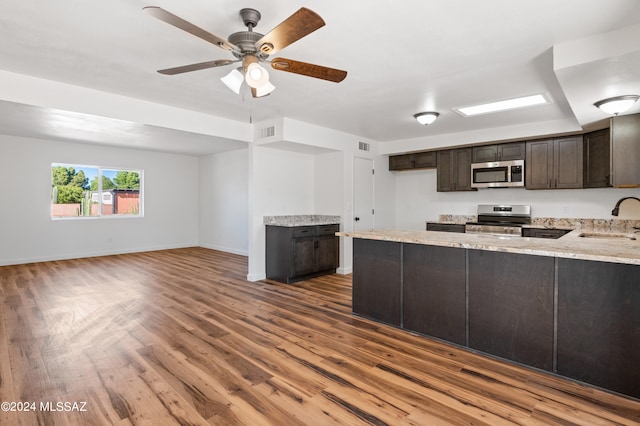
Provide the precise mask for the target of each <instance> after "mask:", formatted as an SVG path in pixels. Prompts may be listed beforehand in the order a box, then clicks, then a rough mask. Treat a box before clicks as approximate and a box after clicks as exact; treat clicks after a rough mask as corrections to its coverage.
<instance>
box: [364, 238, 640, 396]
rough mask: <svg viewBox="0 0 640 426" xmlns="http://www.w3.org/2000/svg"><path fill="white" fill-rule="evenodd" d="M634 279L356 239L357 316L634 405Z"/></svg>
mask: <svg viewBox="0 0 640 426" xmlns="http://www.w3.org/2000/svg"><path fill="white" fill-rule="evenodd" d="M558 231H564V230H558ZM638 277H640V265H629V264H617V263H607V262H597V261H587V260H577V259H569V258H556V257H549V256H538V255H527V254H518V253H505V252H499V251H486V250H474V249H463V248H458V247H441V246H432V245H427V244H413V243H400V242H395V241H383V240H369V239H361V238H354V240H353V285H352V291H353V293H352V303H353V312H354V313H356V314H358V315H361V316H364V317H367V318H370V319H373V320H376V321H380V322H384V323H387V324H391V325H394V326H396V327H400V328H403V329H406V330H409V331H413V332H417V333H420V334H423V335H427V336H431V337H434V338H438V339H442V340H445V341H449V342H452V343H455V344H458V345H461V346H465V347H469V348H471V349H473V350H475V351H480V352H483V353H486V354H490V355H492V356H496V357H500V358H502V359H506V360H511V361H514V362H517V363H520V364H523V365H528V366H532V367H535V368H539V369H543V370H546V371H549V372H553V373H556V374H559V375H562V376H565V377H570V378H573V379H576V380H580V381H582V382H585V383H590V384H592V385H596V386H600V387H602V388H605V389H610V390H613V391H616V392H620V393H623V394H625V395H629V396H631V397H634V398H640V363H638V359H640V282H639V281H638Z"/></svg>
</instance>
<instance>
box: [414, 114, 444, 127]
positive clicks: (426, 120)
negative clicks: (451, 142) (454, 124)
mask: <svg viewBox="0 0 640 426" xmlns="http://www.w3.org/2000/svg"><path fill="white" fill-rule="evenodd" d="M439 115H440V113H437V112H434V111H427V112H419V113H417V114H414V115H413V118H415V119H416V120H417V121H418V123H420V124H422V125H424V126H428V125H429V124H431V123H433V122H434V121H436V118H438V116H439Z"/></svg>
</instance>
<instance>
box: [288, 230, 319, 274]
mask: <svg viewBox="0 0 640 426" xmlns="http://www.w3.org/2000/svg"><path fill="white" fill-rule="evenodd" d="M290 261H291V263H290V271H291V272H290V274H289V276H290V277H297V276H299V275H306V274H312V273H313V272H315V271H314V270H315V237H313V236H310V237H301V238H293V239H292V240H291V259H290Z"/></svg>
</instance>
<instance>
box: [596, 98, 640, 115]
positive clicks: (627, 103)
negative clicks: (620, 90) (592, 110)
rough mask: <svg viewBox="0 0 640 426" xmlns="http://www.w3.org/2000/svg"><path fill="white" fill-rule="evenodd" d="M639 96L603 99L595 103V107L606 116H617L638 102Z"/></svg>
mask: <svg viewBox="0 0 640 426" xmlns="http://www.w3.org/2000/svg"><path fill="white" fill-rule="evenodd" d="M639 97H640V96H638V95H624V96H615V97H613V98H607V99H603V100H601V101H598V102H596V103H595V104H593V105H595V106H596V107H597V108H600V109H601V110H602V111H604V112H606V113H607V114H615V115H618V114H620V113H621V112H625V111H626V110H628V109H629V108H631V106H632V105H633V104H634V103H635V102H636V101H637V100H638V98H639Z"/></svg>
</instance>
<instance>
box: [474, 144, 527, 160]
mask: <svg viewBox="0 0 640 426" xmlns="http://www.w3.org/2000/svg"><path fill="white" fill-rule="evenodd" d="M524 158H525V143H524V142H512V143H503V144H498V145H483V146H476V147H473V158H472V162H473V163H490V162H492V161H511V160H524Z"/></svg>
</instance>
